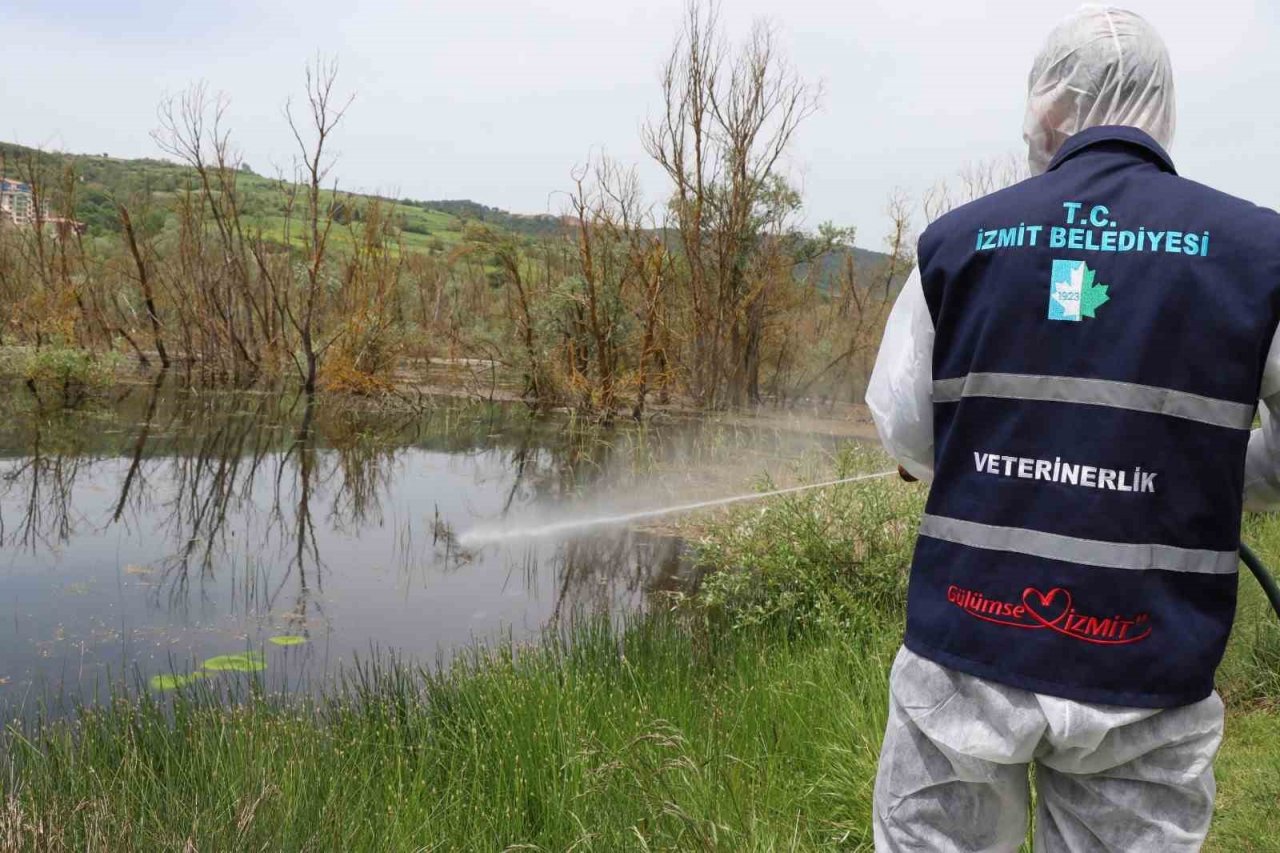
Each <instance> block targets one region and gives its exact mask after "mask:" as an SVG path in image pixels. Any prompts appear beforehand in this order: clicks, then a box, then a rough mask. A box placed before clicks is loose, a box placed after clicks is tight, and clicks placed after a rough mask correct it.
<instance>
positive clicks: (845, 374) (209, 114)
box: [0, 0, 950, 420]
mask: <svg viewBox="0 0 1280 853" xmlns="http://www.w3.org/2000/svg"><path fill="white" fill-rule="evenodd" d="M337 81H338V66H337V63H336V62H334V61H326V60H323V59H317V60H316V61H315V62H314V63H312V64H311V65H309V66H308V68H307V72H306V76H305V88H304V97H303V98H301V99H300V100H299V101H297V102H296V103H292V102H291V103H290V105H289V106H288V107H287V108H286V111H285V122H284V123H285V125H286V128H287V130H288V131H289V132H290V134H291V136H292V139H293V141H294V144H295V163H294V168H293V169H292V171H288V172H285V173H282V174H280V175H278V176H277V177H276V178H275V179H274V180H273V181H272V187H273V192H274V193H276V194H277V199H278V203H277V209H278V210H279V211H280V215H279V216H277V217H275V218H273V219H272V220H270V221H269V222H268V221H267V220H264V219H263V217H261V216H260V215H258V211H257V210H255V209H254V208H255V204H254V203H253V200H252V199H251V198H249V196H248V194H247V193H246V192H245V184H244V181H245V180H246V177H253V178H254V179H255V180H259V181H260V180H261V178H257V177H256V176H253V173H252V172H251V171H250V170H249V169H248V168H247V166H246V164H245V163H244V161H243V159H242V158H241V156H240V155H239V154H238V153H237V150H236V148H235V147H234V145H233V142H232V139H231V134H230V132H229V129H228V122H229V118H228V110H229V103H228V101H227V99H226V98H225V97H222V96H218V95H214V94H212V93H211V92H210V91H209V90H208V88H207V87H205V86H204V85H197V86H193V87H191V88H190V89H189V90H187V91H186V92H184V93H182V94H180V95H177V96H175V97H171V98H167V99H165V100H164V101H163V102H162V104H161V106H160V109H159V117H160V127H159V129H158V130H156V131H155V132H154V133H153V136H154V138H155V140H156V142H157V144H158V146H159V148H160V150H161V151H162V152H163V153H164V154H165V155H167V156H168V157H169V158H171V159H172V160H174V161H177V162H178V163H180V164H182V165H183V166H184V167H185V173H184V175H185V180H183V181H182V182H181V183H180V184H179V185H177V186H175V187H174V188H173V189H172V190H171V191H165V192H154V191H152V190H150V189H142V190H136V191H133V192H129V193H124V194H121V195H120V196H119V197H112V198H110V199H109V204H110V207H111V210H110V213H111V215H112V216H113V217H114V220H115V221H114V222H113V223H112V226H113V227H112V228H111V229H110V232H109V233H110V234H111V235H112V239H110V240H105V241H104V240H102V239H94V240H86V239H85V238H84V236H83V235H82V234H80V233H77V232H76V231H75V230H68V229H67V228H65V227H62V228H59V227H56V223H57V222H58V221H64V222H65V221H66V220H69V219H72V218H74V214H75V211H77V210H78V209H81V208H83V204H81V200H80V199H78V193H79V192H80V187H81V182H80V181H79V180H78V176H77V174H76V170H75V168H74V167H73V166H72V165H71V164H70V163H69V162H68V163H60V162H59V159H58V158H56V157H50V156H47V155H42V154H40V153H39V152H28V153H26V154H25V156H19V157H16V158H10V159H9V162H4V163H3V167H4V170H5V173H6V174H7V175H9V176H11V177H17V178H19V179H20V180H22V181H24V182H26V183H27V184H28V185H29V186H30V189H31V193H32V195H33V200H34V202H35V204H34V216H35V219H36V221H35V222H34V224H33V226H32V227H29V228H20V227H3V228H0V314H2V315H3V316H4V317H5V318H6V323H5V325H4V326H3V327H2V328H0V343H3V344H7V345H19V346H23V347H27V348H34V349H35V350H37V351H39V350H41V349H49V348H54V349H56V348H73V349H77V350H83V351H87V352H91V353H104V352H125V353H129V354H131V355H132V356H133V357H135V358H136V359H137V360H138V361H140V362H141V363H142V364H144V365H155V366H161V367H164V368H169V367H171V366H176V369H180V370H183V371H186V372H187V373H188V374H190V375H191V376H192V378H193V379H195V378H197V377H199V378H201V379H204V380H213V381H230V382H237V383H249V382H254V381H258V380H261V379H263V378H273V377H293V378H295V379H296V380H297V381H298V382H299V383H300V384H301V386H302V388H303V389H304V390H305V391H307V392H313V391H316V390H334V391H346V392H358V393H365V394H378V393H387V392H391V391H392V390H393V389H394V388H395V387H396V386H397V383H398V382H399V381H400V380H402V379H403V378H404V376H403V375H402V374H403V370H401V368H403V366H404V365H406V364H409V365H425V364H435V365H436V366H437V367H439V366H440V365H444V366H445V367H453V368H456V370H455V371H454V373H453V374H452V375H453V376H454V377H455V381H457V382H460V383H462V384H464V385H467V386H469V387H470V388H471V390H472V391H473V392H475V393H489V394H492V393H494V392H495V391H496V389H498V388H499V387H500V386H501V387H503V388H506V389H507V390H508V392H509V393H511V394H512V395H514V396H518V397H520V398H523V399H525V400H527V401H528V402H529V403H530V404H531V405H534V406H538V407H547V408H549V407H567V408H571V409H573V410H576V411H578V412H581V413H583V414H585V415H589V416H591V417H593V418H598V419H601V420H609V419H611V418H613V417H616V416H618V415H620V414H627V415H631V416H634V417H641V416H643V414H644V413H645V412H646V411H647V410H648V409H649V408H651V407H652V406H653V405H655V404H667V403H672V402H676V403H682V404H686V405H691V406H696V407H700V408H708V409H719V408H725V407H733V406H742V405H752V404H761V403H775V404H778V405H785V404H787V403H790V402H794V401H797V400H813V399H825V400H852V399H856V398H857V397H858V396H859V395H860V393H861V388H862V383H863V382H864V381H865V375H866V372H867V369H868V367H869V361H870V358H871V357H872V356H873V355H874V349H875V346H876V344H877V343H878V340H879V336H880V332H881V330H882V328H883V323H884V320H885V317H886V314H887V311H888V307H889V305H890V304H891V302H892V298H893V296H894V295H895V292H896V288H897V286H898V284H899V283H900V282H901V280H902V278H903V277H904V276H905V274H906V272H907V271H908V270H909V269H910V266H911V264H912V263H913V258H912V247H913V244H914V240H913V239H912V235H911V233H910V212H909V209H910V205H909V204H908V201H907V200H906V199H905V198H904V197H898V196H895V197H894V198H892V199H890V202H889V207H888V213H889V218H890V222H891V227H890V233H889V235H888V238H887V240H886V244H885V247H886V248H887V250H888V251H887V255H885V256H884V258H883V260H882V262H880V263H879V264H878V265H877V266H875V267H870V268H869V267H868V266H867V265H866V264H864V263H859V262H858V261H857V258H856V255H855V251H854V236H855V235H854V233H853V231H852V229H845V228H838V227H835V226H832V225H829V224H828V225H822V226H820V227H819V228H818V229H817V230H816V232H807V231H805V230H804V229H802V228H801V227H800V225H799V224H798V223H799V220H800V212H801V209H802V199H801V196H800V194H799V193H798V192H797V190H796V189H795V187H794V186H792V185H791V184H790V183H789V182H788V180H787V176H786V169H785V162H786V156H787V154H788V152H789V150H790V148H791V146H792V143H793V141H794V139H795V137H796V134H797V132H798V131H799V130H800V128H801V127H802V125H803V124H804V122H805V120H806V119H807V118H808V117H809V116H811V115H812V114H813V113H814V111H815V110H816V109H818V107H819V104H820V100H821V94H822V93H821V90H820V87H816V86H814V85H812V84H810V83H809V82H807V81H805V80H804V79H803V78H802V77H801V76H800V75H799V74H798V73H797V72H796V71H795V69H794V68H793V67H792V66H791V65H790V64H789V63H788V61H787V60H786V58H785V57H784V56H783V55H782V54H781V53H780V51H779V48H778V44H777V39H776V35H775V32H774V30H773V29H772V28H771V27H770V26H768V25H766V24H763V23H760V24H757V25H756V26H755V27H754V28H753V29H752V31H751V33H750V35H749V36H748V37H747V38H746V39H745V41H743V42H742V43H740V44H736V45H735V44H732V43H731V42H730V41H729V39H728V38H727V36H726V33H725V28H724V26H723V24H722V22H721V20H720V18H719V14H718V8H717V7H716V6H715V5H714V4H713V5H705V4H703V3H702V2H699V0H694V2H692V3H691V4H690V5H689V6H688V8H687V12H686V15H685V18H684V21H683V25H682V27H681V31H680V34H679V36H678V38H677V39H676V41H675V43H674V45H673V47H672V49H671V51H670V53H669V55H668V57H667V59H666V61H665V63H664V64H663V66H662V75H661V95H662V100H661V102H660V107H659V109H658V110H657V113H656V115H655V116H654V117H652V118H650V119H649V120H648V121H647V122H646V123H645V124H644V126H643V128H642V131H641V133H642V142H643V145H644V149H645V151H646V153H647V155H648V156H649V157H650V158H651V159H652V160H653V162H655V163H656V164H657V165H658V166H659V167H660V173H661V174H662V175H663V176H664V178H665V183H664V186H663V187H662V188H661V191H660V193H661V194H660V195H659V197H658V198H659V201H657V202H656V203H655V202H651V201H649V200H647V199H646V197H645V195H644V194H643V192H642V189H641V186H640V182H639V180H638V177H637V170H636V168H635V167H634V166H632V165H628V164H623V163H619V162H616V161H614V160H611V159H609V158H604V157H601V158H597V159H595V160H594V161H592V162H589V163H587V164H585V165H583V166H580V167H579V168H577V169H576V170H574V171H573V172H572V173H571V175H570V180H569V182H568V183H569V186H568V191H567V193H566V196H565V197H566V198H567V202H566V204H565V209H564V212H563V215H562V216H560V217H559V220H558V225H557V226H555V227H545V225H546V223H545V222H543V223H540V227H539V228H538V229H533V230H531V231H530V230H526V231H524V232H523V233H518V232H513V231H512V230H510V229H506V228H503V227H500V224H498V223H497V222H494V221H489V222H486V221H485V220H484V219H479V218H478V219H475V220H472V221H471V222H470V224H469V225H468V226H467V228H466V229H465V232H464V234H463V235H462V238H461V239H459V240H457V241H456V242H454V243H452V244H451V245H444V244H441V245H440V246H438V247H437V249H436V250H434V251H420V250H416V249H412V248H410V247H408V246H407V245H406V244H405V241H404V240H403V239H402V238H403V231H402V228H403V222H401V221H399V218H398V217H397V216H396V214H395V209H394V208H395V205H394V203H390V202H387V201H385V200H381V199H378V198H371V197H357V196H353V195H348V194H344V193H342V192H341V191H340V187H339V185H338V182H337V181H336V179H335V178H334V175H333V167H334V160H333V157H332V155H331V151H332V146H333V141H334V137H335V134H337V133H339V132H340V130H341V126H342V124H343V122H344V121H345V120H347V118H348V108H349V107H350V106H351V103H352V99H351V97H349V96H346V95H343V94H341V93H340V90H339V88H338V85H337ZM940 199H941V200H945V201H946V202H947V203H948V204H949V203H950V196H949V195H947V193H946V192H945V191H935V192H934V193H932V194H931V195H930V196H929V197H928V198H926V202H932V204H933V206H934V207H935V208H937V207H939V206H941V202H940ZM106 203H108V202H106V201H104V200H103V199H100V198H95V199H94V200H93V207H94V209H95V210H96V211H97V215H99V216H101V215H103V214H102V208H103V205H104V204H106ZM258 206H260V205H258ZM927 212H929V213H933V212H935V211H932V210H930V211H927ZM490 219H491V220H492V217H490ZM46 220H48V221H46ZM428 360H430V361H428ZM398 371H399V372H398ZM486 383H487V384H488V388H487V390H486V389H485V385H486Z"/></svg>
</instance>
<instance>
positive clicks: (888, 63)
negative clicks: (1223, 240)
mask: <svg viewBox="0 0 1280 853" xmlns="http://www.w3.org/2000/svg"><path fill="white" fill-rule="evenodd" d="M1077 5H1078V4H1077V3H1075V2H1068V0H1041V2H1028V1H1027V0H990V2H982V0H964V2H955V0H843V2H835V0H785V2H784V1H783V0H726V2H725V3H724V6H723V18H724V20H725V22H726V24H727V26H728V28H729V30H730V34H731V35H732V36H733V37H735V38H738V37H741V36H742V35H744V34H745V33H746V31H747V30H748V29H749V27H750V25H751V22H752V21H753V20H755V19H757V18H760V17H766V18H769V19H770V20H772V21H773V22H774V23H775V24H776V25H777V27H778V28H779V30H780V33H781V36H782V43H783V45H784V47H785V49H786V51H787V53H788V54H789V56H790V58H791V61H792V62H793V64H794V65H795V66H796V68H797V69H798V71H799V72H800V73H801V74H802V75H803V76H804V77H805V78H807V79H809V80H811V81H814V82H819V81H820V82H821V83H822V85H823V87H824V88H825V92H826V94H825V97H824V101H823V106H822V110H821V112H820V113H819V114H817V115H816V116H814V117H813V118H811V119H810V120H809V122H808V123H807V124H806V125H805V126H804V127H803V128H802V129H801V132H800V134H799V137H798V140H797V144H796V145H795V148H794V151H793V154H792V156H791V158H790V160H789V162H788V163H787V168H788V170H789V171H790V173H791V175H792V177H793V178H794V179H795V180H796V181H797V182H798V183H799V184H800V186H801V187H802V189H803V191H804V196H805V200H806V211H807V213H806V218H807V221H808V223H809V224H811V225H812V224H817V223H818V222H821V221H824V220H833V221H835V222H837V223H840V224H851V225H856V226H858V227H859V243H860V244H862V245H865V246H870V247H876V246H878V245H879V244H880V240H881V237H882V234H883V231H884V229H885V225H886V222H885V216H884V213H883V210H884V206H885V202H886V199H887V197H888V195H889V193H890V192H891V191H892V190H893V189H894V188H895V187H902V188H903V189H905V190H906V191H908V192H909V193H911V194H913V195H915V196H917V197H918V196H919V194H920V193H921V192H922V191H923V190H924V189H925V188H926V187H927V186H928V185H930V184H931V183H933V181H934V180H935V179H936V178H938V177H940V176H944V175H947V174H952V173H954V172H955V171H956V170H957V169H958V168H960V167H961V166H962V165H963V164H964V163H966V162H968V161H975V160H981V159H984V158H989V157H995V156H999V155H1002V154H1006V153H1009V152H1018V153H1019V154H1021V152H1022V141H1021V126H1022V110H1023V102H1024V101H1023V99H1024V95H1025V85H1026V73H1027V71H1028V69H1029V67H1030V64H1031V60H1032V58H1033V56H1034V55H1035V53H1036V51H1037V50H1038V48H1039V46H1040V44H1041V41H1042V39H1043V37H1044V35H1045V34H1046V33H1047V31H1048V30H1049V29H1050V27H1051V26H1052V25H1053V23H1054V22H1055V21H1056V20H1058V19H1059V18H1060V17H1061V16H1062V15H1064V14H1066V13H1068V12H1069V11H1071V10H1072V9H1074V8H1075V7H1076V6H1077ZM1127 5H1128V6H1129V8H1132V9H1134V10H1136V11H1138V12H1140V13H1142V14H1144V15H1146V16H1147V17H1148V18H1149V19H1150V20H1151V21H1152V22H1153V23H1154V24H1155V25H1156V27H1157V29H1159V30H1160V31H1161V33H1162V34H1163V35H1164V38H1165V41H1166V42H1167V44H1168V46H1169V50H1170V53H1171V54H1172V57H1173V64H1174V72H1175V77H1176V83H1177V91H1178V134H1177V138H1176V140H1175V142H1174V145H1173V149H1172V153H1173V155H1174V158H1175V160H1176V162H1177V163H1178V166H1179V170H1180V171H1181V173H1182V174H1184V175H1186V176H1188V177H1192V178H1195V179H1197V180H1200V181H1203V182H1205V183H1208V184H1211V185H1214V186H1217V187H1219V188H1221V189H1224V190H1226V191H1228V192H1232V193H1236V194H1239V195H1244V196H1246V197H1248V198H1251V199H1253V200H1255V201H1257V202H1259V203H1261V204H1265V205H1267V206H1277V205H1280V164H1278V163H1277V162H1276V160H1275V157H1274V153H1273V152H1275V151H1277V150H1280V120H1278V119H1277V117H1276V113H1277V110H1278V109H1280V108H1278V107H1277V103H1278V102H1277V100H1276V97H1275V93H1276V90H1277V86H1278V85H1280V59H1278V58H1277V56H1278V54H1277V52H1276V50H1275V45H1276V44H1278V43H1280V4H1277V3H1274V2H1271V0H1215V2H1213V3H1208V4H1206V3H1203V2H1194V3H1193V2H1185V0H1177V2H1174V0H1134V2H1132V3H1130V4H1127ZM682 7H683V0H469V2H458V0H448V2H441V0H420V2H408V0H405V2H391V0H359V2H352V0H338V2H334V0H280V2H250V0H222V2H208V0H202V2H199V3H189V2H182V0H111V1H110V2H103V0H61V1H60V2H56V3H51V2H48V0H0V10H4V12H5V14H4V16H3V19H2V20H3V21H4V24H5V29H6V33H5V35H6V38H5V50H4V55H5V62H4V66H3V67H4V70H3V71H2V72H0V138H2V139H5V140H11V141H15V142H20V143H24V144H28V145H39V146H43V147H45V148H49V149H58V150H65V151H73V152H96V153H101V152H105V153H109V154H111V155H112V156H119V157H134V156H156V155H157V154H158V151H157V149H156V147H155V144H154V143H153V142H152V140H151V138H150V136H149V131H151V130H152V129H153V128H154V127H155V126H156V124H157V121H156V112H155V110H156V104H157V102H158V101H159V100H160V98H161V97H162V95H163V94H164V93H165V92H175V91H179V90H181V89H183V88H185V87H186V86H187V85H188V84H189V83H191V82H193V81H197V80H205V81H207V82H208V84H209V85H210V87H211V88H213V89H215V90H221V91H223V92H225V93H226V94H227V95H228V96H229V97H230V99H231V111H230V120H231V126H232V129H233V137H234V140H235V142H236V144H237V145H238V147H239V148H240V149H241V151H242V152H243V154H244V156H245V158H246V160H247V162H248V163H249V164H250V165H251V166H252V167H253V168H254V169H255V170H257V171H259V172H268V173H270V172H272V171H274V167H275V166H287V165H288V164H289V163H290V157H291V156H292V149H291V148H290V144H291V139H290V137H289V134H288V130H287V127H286V126H285V124H284V120H283V118H282V115H281V108H282V105H283V103H284V101H285V99H286V98H287V97H289V96H290V95H291V94H292V95H294V96H297V95H299V94H300V93H301V88H302V71H303V67H304V65H305V63H306V62H307V60H308V59H309V58H310V57H311V56H313V55H314V53H315V52H316V51H317V50H320V51H323V52H325V53H327V54H333V55H336V56H338V57H339V59H340V62H341V76H340V81H339V86H340V88H342V89H343V90H344V91H354V92H355V93H356V101H355V103H354V105H353V106H352V108H351V111H350V113H349V116H348V123H347V124H346V125H345V126H344V127H343V128H342V129H341V131H340V133H339V135H338V137H337V141H336V148H337V150H338V151H339V152H340V158H341V159H340V161H339V164H338V167H337V168H338V175H339V177H340V178H341V181H342V185H343V186H344V187H346V188H348V189H357V190H362V191H379V192H384V193H388V194H395V195H400V196H408V197H412V198H429V199H437V198H471V199H474V200H476V201H479V202H482V203H485V204H490V205H494V206H498V207H503V208H506V209H508V210H512V211H516V212H524V213H537V212H548V211H550V212H557V213H558V212H560V211H561V208H562V204H563V200H562V198H561V197H558V196H557V194H556V193H557V191H561V190H564V189H565V188H566V186H567V185H568V183H569V174H570V171H571V169H572V168H573V166H574V165H575V164H577V163H581V162H583V161H584V160H586V159H587V158H588V157H589V156H591V155H592V154H593V152H599V151H602V150H603V151H607V152H608V153H609V154H610V155H612V156H614V157H617V158H619V159H622V160H624V161H628V162H635V163H640V164H641V165H642V171H641V175H642V177H643V180H644V184H645V188H646V190H648V192H649V194H650V195H651V196H652V197H655V198H656V197H659V196H660V195H661V194H662V193H663V192H664V186H663V184H662V181H661V179H660V176H659V175H658V174H657V173H656V171H655V170H654V169H653V168H652V167H651V166H649V165H648V164H645V163H644V153H643V151H642V149H641V147H640V144H639V140H638V129H639V126H640V124H641V123H642V121H643V120H644V118H645V116H646V114H647V113H649V112H650V111H652V110H654V109H655V108H656V106H657V104H658V96H659V86H658V70H659V67H660V65H661V62H662V60H663V58H664V56H665V55H666V54H667V52H668V50H669V48H670V46H671V43H672V40H673V38H674V36H675V34H676V32H677V29H678V27H679V24H680V19H681V14H682Z"/></svg>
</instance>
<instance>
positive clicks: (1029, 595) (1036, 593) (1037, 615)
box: [1022, 586, 1071, 628]
mask: <svg viewBox="0 0 1280 853" xmlns="http://www.w3.org/2000/svg"><path fill="white" fill-rule="evenodd" d="M1022 606H1023V607H1025V608H1027V615H1029V616H1030V617H1031V618H1032V619H1034V620H1036V621H1037V622H1039V623H1040V624H1041V625H1044V626H1045V627H1046V628H1053V627H1055V626H1056V625H1057V624H1058V623H1059V622H1061V621H1062V620H1063V619H1065V618H1066V616H1067V614H1068V613H1070V612H1071V593H1070V592H1068V591H1067V590H1065V589H1063V588H1062V587H1060V586H1055V587H1054V588H1053V589H1051V590H1049V591H1048V592H1041V591H1040V590H1038V589H1036V588H1035V587H1033V586H1029V587H1027V588H1026V589H1024V590H1023V591H1022Z"/></svg>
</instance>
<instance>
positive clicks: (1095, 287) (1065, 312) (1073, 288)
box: [1049, 259, 1110, 323]
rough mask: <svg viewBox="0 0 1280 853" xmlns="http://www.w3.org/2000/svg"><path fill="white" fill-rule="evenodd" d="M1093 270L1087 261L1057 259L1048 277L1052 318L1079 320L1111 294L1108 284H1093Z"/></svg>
mask: <svg viewBox="0 0 1280 853" xmlns="http://www.w3.org/2000/svg"><path fill="white" fill-rule="evenodd" d="M1094 275H1095V272H1094V270H1091V269H1089V267H1088V266H1087V265H1086V264H1085V262H1084V261H1063V260H1057V259H1055V260H1054V262H1053V273H1052V275H1050V277H1049V319H1050V320H1067V321H1069V322H1074V323H1078V322H1080V320H1081V319H1082V318H1084V317H1095V316H1097V315H1096V314H1095V313H1094V312H1095V311H1097V310H1098V307H1099V306H1100V305H1102V304H1103V303H1104V302H1106V301H1108V299H1110V297H1108V296H1107V286H1106V285H1105V284H1095V283H1094Z"/></svg>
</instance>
